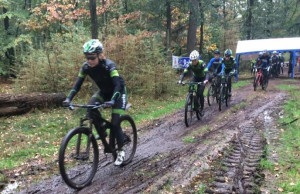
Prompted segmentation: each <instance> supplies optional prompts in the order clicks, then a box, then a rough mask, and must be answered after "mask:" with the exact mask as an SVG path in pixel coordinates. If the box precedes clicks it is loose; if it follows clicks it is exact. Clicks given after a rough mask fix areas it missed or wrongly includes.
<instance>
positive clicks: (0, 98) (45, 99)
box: [0, 93, 66, 116]
mask: <svg viewBox="0 0 300 194" xmlns="http://www.w3.org/2000/svg"><path fill="white" fill-rule="evenodd" d="M65 98H66V95H65V94H63V93H52V94H48V93H41V94H18V95H11V94H1V95H0V116H9V115H17V114H24V113H26V112H28V111H30V110H31V109H32V108H46V107H52V106H61V104H62V101H63V100H64V99H65Z"/></svg>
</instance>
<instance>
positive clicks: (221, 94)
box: [219, 86, 224, 111]
mask: <svg viewBox="0 0 300 194" xmlns="http://www.w3.org/2000/svg"><path fill="white" fill-rule="evenodd" d="M223 88H224V87H223V86H221V87H220V93H219V111H221V110H222V103H223V101H224V94H223V92H224V89H223Z"/></svg>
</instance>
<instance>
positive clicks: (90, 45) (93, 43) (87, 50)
mask: <svg viewBox="0 0 300 194" xmlns="http://www.w3.org/2000/svg"><path fill="white" fill-rule="evenodd" d="M102 52H103V45H102V43H101V42H100V41H99V40H98V39H92V40H89V41H87V42H86V43H84V45H83V53H84V54H92V53H97V54H99V53H102Z"/></svg>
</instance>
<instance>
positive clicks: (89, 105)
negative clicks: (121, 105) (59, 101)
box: [69, 104, 111, 110]
mask: <svg viewBox="0 0 300 194" xmlns="http://www.w3.org/2000/svg"><path fill="white" fill-rule="evenodd" d="M75 107H78V108H86V109H104V108H109V107H111V106H109V105H107V104H99V105H98V104H95V105H93V104H88V105H87V104H70V106H69V109H70V110H74V109H75Z"/></svg>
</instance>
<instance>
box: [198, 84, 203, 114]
mask: <svg viewBox="0 0 300 194" xmlns="http://www.w3.org/2000/svg"><path fill="white" fill-rule="evenodd" d="M204 89H205V86H203V85H200V86H198V91H197V96H198V98H200V108H201V110H203V108H204V95H203V92H204Z"/></svg>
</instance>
